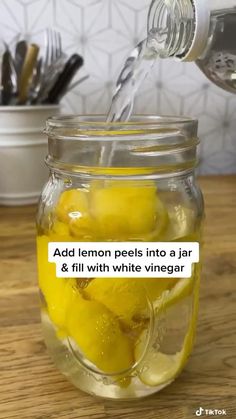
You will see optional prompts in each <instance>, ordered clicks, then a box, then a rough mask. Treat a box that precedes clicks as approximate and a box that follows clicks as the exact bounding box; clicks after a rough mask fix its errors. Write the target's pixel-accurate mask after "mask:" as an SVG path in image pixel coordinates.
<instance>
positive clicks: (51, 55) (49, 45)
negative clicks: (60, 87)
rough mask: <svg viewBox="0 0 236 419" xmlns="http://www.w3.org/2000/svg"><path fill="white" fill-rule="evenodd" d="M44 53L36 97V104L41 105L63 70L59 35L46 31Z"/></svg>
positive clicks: (63, 59)
mask: <svg viewBox="0 0 236 419" xmlns="http://www.w3.org/2000/svg"><path fill="white" fill-rule="evenodd" d="M45 44H46V53H45V59H44V61H43V65H42V71H41V81H40V84H41V87H40V89H39V92H38V95H37V97H36V102H37V103H43V102H44V99H45V98H46V97H47V95H48V92H49V91H50V89H51V88H52V87H53V85H54V84H55V82H56V80H57V78H58V75H59V71H60V70H61V68H63V65H64V62H65V57H66V56H65V54H63V52H62V42H61V34H60V33H59V32H57V31H55V30H52V29H47V31H46V36H45Z"/></svg>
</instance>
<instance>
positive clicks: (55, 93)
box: [46, 54, 84, 104]
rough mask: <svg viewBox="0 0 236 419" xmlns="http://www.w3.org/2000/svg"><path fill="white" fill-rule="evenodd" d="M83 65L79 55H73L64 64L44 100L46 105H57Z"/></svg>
mask: <svg viewBox="0 0 236 419" xmlns="http://www.w3.org/2000/svg"><path fill="white" fill-rule="evenodd" d="M83 63H84V60H83V58H82V57H81V56H80V55H79V54H73V55H72V56H71V57H70V58H69V60H68V61H67V62H66V64H65V67H64V69H63V71H62V72H61V74H60V75H59V77H58V79H57V81H56V83H55V85H54V86H53V87H52V89H51V90H50V91H49V92H48V96H47V98H46V102H47V103H51V104H53V103H58V102H59V101H60V99H61V98H62V97H63V96H64V95H65V93H66V91H67V88H68V86H69V84H70V83H71V80H72V79H73V77H74V76H75V74H76V73H77V71H78V70H79V69H80V68H81V67H82V65H83Z"/></svg>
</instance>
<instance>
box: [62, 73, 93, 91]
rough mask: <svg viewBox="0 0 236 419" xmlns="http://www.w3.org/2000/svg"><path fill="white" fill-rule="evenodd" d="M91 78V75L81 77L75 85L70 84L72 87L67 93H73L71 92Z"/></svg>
mask: <svg viewBox="0 0 236 419" xmlns="http://www.w3.org/2000/svg"><path fill="white" fill-rule="evenodd" d="M89 77H90V75H89V74H87V75H86V76H84V77H81V79H79V80H77V81H75V82H74V83H72V84H70V85H69V87H68V89H67V91H66V93H69V92H71V90H73V89H75V88H76V87H77V86H79V85H80V84H81V83H83V82H84V81H86V80H88V79H89Z"/></svg>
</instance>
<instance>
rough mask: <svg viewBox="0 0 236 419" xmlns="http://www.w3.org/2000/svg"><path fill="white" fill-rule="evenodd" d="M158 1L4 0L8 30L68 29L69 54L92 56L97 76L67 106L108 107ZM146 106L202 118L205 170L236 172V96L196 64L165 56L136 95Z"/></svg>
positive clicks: (0, 8) (5, 33) (3, 22)
mask: <svg viewBox="0 0 236 419" xmlns="http://www.w3.org/2000/svg"><path fill="white" fill-rule="evenodd" d="M149 4H150V0H1V2H0V28H1V29H0V35H1V37H2V38H4V39H5V40H7V41H8V42H9V43H13V42H14V39H16V36H17V34H19V33H23V34H24V36H26V37H27V39H33V40H40V39H42V38H43V31H44V29H45V28H46V27H49V26H51V27H52V26H53V27H55V28H57V29H58V30H60V32H61V33H62V37H63V46H64V49H65V50H66V51H67V52H68V53H70V52H71V53H72V52H75V51H77V52H79V53H81V54H82V55H83V56H84V58H85V67H84V69H83V71H81V72H80V74H79V75H78V77H81V76H82V74H83V73H85V72H86V73H89V74H90V79H89V80H88V81H87V82H86V83H84V84H83V85H81V86H79V87H78V88H77V89H75V90H74V91H73V92H71V93H70V94H68V96H67V97H66V98H65V100H64V109H65V111H66V112H73V113H102V112H105V113H106V112H107V111H108V108H109V102H110V98H111V95H112V90H113V86H114V82H115V80H116V77H117V76H118V73H119V69H120V67H121V65H122V62H123V61H124V59H125V58H126V56H127V55H128V54H129V52H130V51H131V49H132V48H133V47H134V45H135V44H136V43H137V42H138V41H139V40H141V39H142V38H143V37H144V36H145V32H146V18H147V10H148V7H149ZM135 111H136V112H138V113H142V112H143V113H154V114H176V115H189V116H193V117H196V118H198V119H199V133H200V137H201V140H202V142H201V147H200V153H199V154H200V173H202V174H217V173H236V119H235V117H234V114H235V111H236V96H234V95H232V94H228V93H225V92H224V91H223V90H221V89H219V88H218V87H216V86H214V85H213V84H211V83H210V82H209V81H208V80H207V79H206V78H205V76H204V75H203V74H202V73H201V72H200V70H199V69H198V68H197V67H196V66H195V64H194V63H180V62H177V61H173V60H171V61H170V60H159V61H158V62H157V63H156V66H155V68H154V69H153V71H152V74H151V75H150V76H149V77H148V79H147V80H146V82H145V83H144V86H143V87H142V89H141V91H140V92H139V95H138V97H137V100H136V106H135Z"/></svg>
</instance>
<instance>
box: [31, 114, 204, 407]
mask: <svg viewBox="0 0 236 419" xmlns="http://www.w3.org/2000/svg"><path fill="white" fill-rule="evenodd" d="M103 120H104V119H103V117H102V116H101V117H100V116H91V117H79V116H78V117H74V116H72V117H70V116H65V117H54V118H51V119H49V120H48V122H47V129H46V132H47V134H48V137H49V154H48V157H47V160H46V162H47V165H48V166H49V168H50V178H49V181H48V183H47V185H46V186H45V188H44V191H43V193H42V197H41V202H40V205H39V211H38V217H37V229H38V238H37V248H38V270H39V287H40V295H41V303H42V322H43V329H44V334H45V340H46V344H47V346H48V348H49V350H50V352H51V354H52V357H53V359H54V360H55V362H56V364H57V366H58V367H59V369H60V370H61V371H62V372H63V373H64V374H65V375H66V377H67V378H68V379H69V380H70V381H72V382H73V383H74V384H75V386H77V387H78V388H80V389H82V390H84V391H86V392H88V393H91V394H94V395H97V396H102V397H105V398H114V399H132V398H138V397H143V396H148V395H150V394H152V393H155V392H157V391H159V390H161V389H162V388H163V387H165V386H167V385H168V384H170V383H171V382H172V381H173V380H174V379H175V378H176V377H177V376H178V375H179V374H180V372H181V371H182V369H183V367H184V365H185V364H186V362H187V359H188V357H189V355H190V353H191V350H192V345H193V340H194V334H195V328H196V321H197V312H198V294H199V274H200V269H199V266H200V263H198V264H193V266H192V276H191V278H188V279H186V278H182V279H176V278H137V279H135V278H126V277H125V274H124V277H123V278H96V277H95V278H92V279H89V278H84V279H76V278H68V279H65V278H57V277H56V269H55V264H52V263H49V262H48V243H49V242H130V241H132V242H134V246H135V242H137V241H138V242H156V243H158V242H172V241H173V242H180V243H181V242H199V243H201V225H202V218H203V200H202V195H201V192H200V190H199V188H198V186H197V184H196V181H195V174H194V169H195V166H196V149H197V144H198V142H199V141H198V138H197V121H194V120H191V119H188V118H184V119H183V118H177V117H176V118H175V117H173V118H172V117H156V116H135V117H133V118H132V119H131V121H130V122H128V123H111V124H107V123H105V122H103ZM104 151H105V154H107V157H106V158H104ZM108 157H109V158H108ZM101 246H102V245H101Z"/></svg>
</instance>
